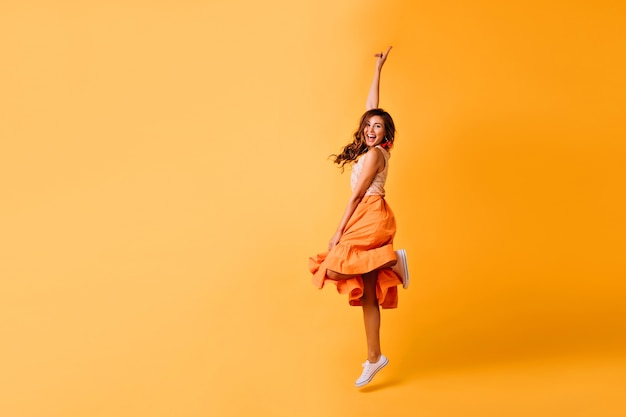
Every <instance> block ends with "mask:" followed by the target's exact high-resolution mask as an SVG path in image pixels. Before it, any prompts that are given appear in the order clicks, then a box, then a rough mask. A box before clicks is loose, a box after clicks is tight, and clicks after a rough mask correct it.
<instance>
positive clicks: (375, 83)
mask: <svg viewBox="0 0 626 417" xmlns="http://www.w3.org/2000/svg"><path fill="white" fill-rule="evenodd" d="M389 51H391V46H390V47H389V48H387V52H385V53H383V52H382V51H381V52H379V53H377V54H375V55H374V56H375V57H376V68H375V70H374V78H373V79H372V85H371V86H370V91H369V94H368V95H367V102H366V103H365V107H366V109H367V110H371V109H376V108H378V90H379V88H380V71H381V70H382V69H383V64H384V63H385V61H386V60H387V55H389Z"/></svg>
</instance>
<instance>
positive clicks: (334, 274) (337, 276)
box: [326, 261, 398, 281]
mask: <svg viewBox="0 0 626 417" xmlns="http://www.w3.org/2000/svg"><path fill="white" fill-rule="evenodd" d="M397 262H398V261H390V262H387V263H386V264H384V265H382V266H381V267H380V268H379V269H383V268H391V267H392V266H394V265H395V264H396V263H397ZM373 272H374V271H372V272H368V274H371V273H373ZM365 275H367V274H365ZM365 275H364V274H342V273H340V272H335V271H331V270H330V269H327V270H326V277H327V278H329V279H332V280H333V281H341V280H342V279H350V278H354V277H360V276H363V277H365ZM376 276H377V277H378V272H376Z"/></svg>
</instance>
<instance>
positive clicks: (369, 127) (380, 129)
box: [363, 116, 386, 148]
mask: <svg viewBox="0 0 626 417" xmlns="http://www.w3.org/2000/svg"><path fill="white" fill-rule="evenodd" d="M385 133H386V132H385V121H384V120H383V118H382V117H381V116H372V117H370V118H369V119H367V121H366V122H365V126H364V128H363V138H364V139H365V144H366V145H367V147H368V148H372V147H374V146H376V145H378V144H380V143H381V142H382V141H383V139H384V138H385Z"/></svg>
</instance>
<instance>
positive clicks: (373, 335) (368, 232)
mask: <svg viewBox="0 0 626 417" xmlns="http://www.w3.org/2000/svg"><path fill="white" fill-rule="evenodd" d="M390 50H391V47H389V49H387V51H386V52H385V53H383V52H380V53H378V54H376V55H374V56H375V57H376V68H375V71H374V78H373V80H372V84H371V87H370V90H369V94H368V97H367V104H366V107H367V111H366V112H365V114H363V116H362V117H361V121H360V122H359V127H358V129H357V130H356V132H355V133H354V138H353V141H352V143H350V144H348V145H347V146H346V147H344V148H343V151H342V152H341V153H340V154H339V155H333V156H334V162H335V163H337V164H338V165H339V166H341V167H342V168H343V167H344V165H346V164H353V165H352V174H351V178H350V183H351V186H352V196H351V197H350V199H349V200H348V204H347V206H346V209H345V211H344V214H343V217H342V218H341V221H340V222H339V226H338V227H337V231H336V232H335V234H334V235H333V236H332V238H331V239H330V242H328V251H327V252H324V253H321V254H319V255H317V256H315V257H312V258H310V259H309V269H310V270H311V273H312V274H313V284H314V285H315V286H316V287H318V288H322V287H323V286H324V283H325V282H326V280H330V281H331V282H333V283H334V284H335V285H337V291H338V292H339V293H340V294H348V295H349V297H348V298H349V304H350V305H352V306H362V308H363V318H364V322H365V335H366V339H367V360H366V361H365V363H364V364H363V372H362V374H361V376H360V377H359V378H358V379H357V380H356V383H355V385H356V386H357V387H361V386H363V385H366V384H368V383H369V382H370V381H371V380H372V378H373V377H374V375H376V373H377V372H378V371H380V370H381V369H382V368H383V367H384V366H385V365H387V363H388V362H389V361H388V359H387V357H386V356H385V355H383V354H382V353H381V349H380V310H379V306H380V307H382V308H395V307H397V305H398V291H397V286H398V285H403V286H404V288H407V287H408V284H409V274H408V268H407V263H406V252H405V251H404V250H399V251H394V249H393V237H394V235H395V233H396V221H395V218H394V215H393V212H392V211H391V209H390V208H389V206H388V205H387V202H386V201H385V198H384V197H385V189H384V186H385V180H386V178H387V172H388V169H389V157H390V155H389V151H390V150H391V148H392V147H393V142H394V138H395V131H396V129H395V126H394V123H393V119H392V118H391V116H390V115H389V113H387V112H386V111H384V110H382V109H380V108H378V95H379V86H380V73H381V70H382V67H383V64H384V63H385V61H386V60H387V56H388V55H389V51H390Z"/></svg>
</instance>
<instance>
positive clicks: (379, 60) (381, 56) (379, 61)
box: [374, 46, 391, 71]
mask: <svg viewBox="0 0 626 417" xmlns="http://www.w3.org/2000/svg"><path fill="white" fill-rule="evenodd" d="M389 51H391V46H390V47H389V48H387V52H382V51H381V52H379V53H377V54H374V56H375V57H376V68H378V70H379V71H380V70H381V69H382V68H383V65H384V64H385V61H386V60H387V55H389Z"/></svg>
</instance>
